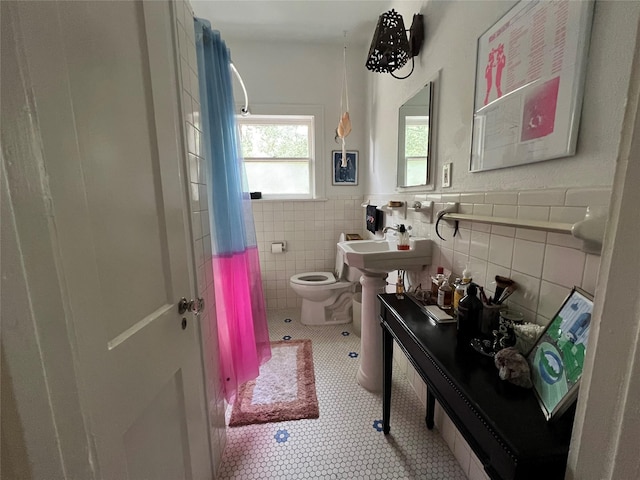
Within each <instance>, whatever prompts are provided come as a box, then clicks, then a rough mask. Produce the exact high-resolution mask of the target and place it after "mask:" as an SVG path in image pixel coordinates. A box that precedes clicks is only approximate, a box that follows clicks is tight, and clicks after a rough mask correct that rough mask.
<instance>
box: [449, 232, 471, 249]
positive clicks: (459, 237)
mask: <svg viewBox="0 0 640 480" xmlns="http://www.w3.org/2000/svg"><path fill="white" fill-rule="evenodd" d="M470 237H471V230H465V229H462V228H461V229H459V230H458V233H457V234H456V236H455V237H453V249H454V250H455V251H456V252H461V253H464V254H466V255H468V254H469V241H470Z"/></svg>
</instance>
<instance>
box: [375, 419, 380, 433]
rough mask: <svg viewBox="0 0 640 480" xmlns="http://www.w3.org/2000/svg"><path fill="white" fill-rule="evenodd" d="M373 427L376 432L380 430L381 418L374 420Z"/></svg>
mask: <svg viewBox="0 0 640 480" xmlns="http://www.w3.org/2000/svg"><path fill="white" fill-rule="evenodd" d="M373 428H375V429H376V430H377V431H378V432H381V431H382V420H374V421H373Z"/></svg>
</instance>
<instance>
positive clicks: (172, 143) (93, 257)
mask: <svg viewBox="0 0 640 480" xmlns="http://www.w3.org/2000/svg"><path fill="white" fill-rule="evenodd" d="M16 11H17V12H18V15H17V19H18V20H17V23H18V26H17V29H16V30H17V31H18V32H19V35H20V36H21V40H20V41H21V42H22V45H23V47H24V50H23V51H24V60H25V72H28V76H29V82H30V83H31V88H32V89H33V90H32V92H33V103H34V105H35V111H36V113H37V122H38V124H39V129H40V133H41V136H42V151H43V157H44V165H43V169H44V170H45V171H46V175H45V178H46V182H47V186H46V188H45V189H44V190H45V191H46V190H47V189H49V190H50V192H49V193H50V198H51V219H50V222H51V225H52V227H51V231H52V232H54V234H53V235H52V241H53V242H54V243H55V244H56V245H55V248H56V249H57V251H58V252H59V258H58V263H59V266H58V271H59V279H58V280H59V286H60V290H61V292H62V293H61V295H60V297H61V299H62V301H63V302H64V304H65V305H64V307H65V311H66V317H67V319H68V320H67V321H68V323H69V324H70V331H71V332H72V335H73V339H72V340H71V343H72V344H74V346H75V351H74V352H73V355H74V364H75V367H76V371H75V375H76V376H77V379H78V382H77V383H78V385H79V390H80V391H79V397H80V401H81V403H82V410H83V415H84V416H85V419H86V423H87V430H88V433H89V438H88V439H87V442H88V445H89V448H88V452H87V455H92V456H95V457H94V458H93V462H94V464H95V469H96V471H97V472H98V475H97V476H98V478H104V479H114V480H124V479H131V480H142V479H149V480H161V479H167V480H177V479H192V478H194V479H205V478H206V479H210V478H211V476H212V474H211V453H210V448H209V441H208V433H207V432H208V429H207V414H206V402H205V399H204V398H205V397H204V380H203V373H202V362H201V353H200V348H201V347H200V340H199V333H198V331H199V329H198V326H197V324H196V322H197V319H196V318H194V316H193V315H192V314H186V315H180V314H179V313H178V306H177V303H178V301H179V299H180V298H181V297H187V298H188V299H189V298H190V297H191V287H190V285H191V284H192V283H193V281H191V282H190V270H189V262H191V258H192V257H191V256H192V253H191V251H190V248H189V241H188V235H187V228H188V227H187V225H188V223H187V222H188V220H187V219H188V212H187V208H188V207H187V196H186V193H185V191H186V190H185V189H186V186H185V181H184V162H183V147H182V145H183V144H182V142H181V140H180V138H181V136H180V135H181V134H180V132H181V129H180V125H181V123H180V116H179V104H178V86H177V75H176V61H177V60H176V52H175V48H174V45H175V44H174V40H173V38H174V33H173V28H174V27H173V25H174V21H173V13H172V6H171V5H170V4H169V2H164V1H155V2H133V1H127V2H88V1H86V2H67V1H56V2H22V3H20V4H18V6H17V7H16ZM192 279H193V276H191V280H192ZM54 287H55V286H52V291H53V289H54ZM183 319H184V320H183ZM185 322H186V325H184V323H185ZM62 448H64V445H62Z"/></svg>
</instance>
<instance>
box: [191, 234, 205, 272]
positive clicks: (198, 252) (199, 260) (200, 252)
mask: <svg viewBox="0 0 640 480" xmlns="http://www.w3.org/2000/svg"><path fill="white" fill-rule="evenodd" d="M193 254H194V256H195V260H196V265H197V266H200V265H202V264H203V263H204V248H203V243H202V239H201V238H199V239H198V240H196V241H195V242H194V245H193Z"/></svg>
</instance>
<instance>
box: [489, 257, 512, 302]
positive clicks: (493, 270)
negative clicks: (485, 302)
mask: <svg viewBox="0 0 640 480" xmlns="http://www.w3.org/2000/svg"><path fill="white" fill-rule="evenodd" d="M496 275H500V276H501V277H508V276H509V275H511V270H510V269H508V268H505V267H503V266H501V265H496V264H495V263H487V281H486V283H485V285H484V288H485V291H486V294H487V297H489V296H492V295H493V294H494V293H495V291H496V282H495V278H496Z"/></svg>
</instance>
